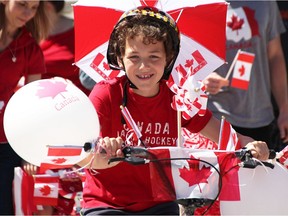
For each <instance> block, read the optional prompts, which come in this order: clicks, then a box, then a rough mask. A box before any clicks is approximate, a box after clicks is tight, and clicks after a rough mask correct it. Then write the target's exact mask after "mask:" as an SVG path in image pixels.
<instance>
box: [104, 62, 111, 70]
mask: <svg viewBox="0 0 288 216" xmlns="http://www.w3.org/2000/svg"><path fill="white" fill-rule="evenodd" d="M103 68H104V69H105V70H110V67H109V64H107V63H106V62H103Z"/></svg>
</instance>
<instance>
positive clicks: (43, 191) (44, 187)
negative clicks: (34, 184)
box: [39, 185, 52, 196]
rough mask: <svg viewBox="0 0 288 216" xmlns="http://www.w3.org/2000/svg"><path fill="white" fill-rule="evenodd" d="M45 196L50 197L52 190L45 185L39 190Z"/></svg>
mask: <svg viewBox="0 0 288 216" xmlns="http://www.w3.org/2000/svg"><path fill="white" fill-rule="evenodd" d="M39 191H40V192H41V193H42V195H43V196H48V195H49V194H50V193H51V191H52V189H51V187H50V186H49V185H44V186H43V187H42V188H40V189H39Z"/></svg>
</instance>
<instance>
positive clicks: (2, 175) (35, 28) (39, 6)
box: [0, 0, 49, 215]
mask: <svg viewBox="0 0 288 216" xmlns="http://www.w3.org/2000/svg"><path fill="white" fill-rule="evenodd" d="M43 4H44V2H42V1H38V0H33V1H26V0H23V1H16V0H10V1H0V68H1V69H0V170H1V172H0V179H1V180H0V214H1V215H2V214H4V215H13V214H14V209H13V197H12V182H13V178H14V167H17V166H21V162H22V160H21V158H20V157H19V156H18V155H17V154H16V153H15V152H14V150H13V149H12V148H11V146H10V145H9V143H8V141H7V138H6V136H5V133H4V128H3V117H4V112H5V108H6V105H7V103H8V101H9V99H10V98H11V96H12V95H13V94H14V92H15V89H16V87H17V84H18V82H19V80H20V78H21V77H24V78H25V84H27V83H29V82H32V81H34V80H37V79H40V78H41V74H42V73H44V72H45V65H44V58H43V54H42V51H41V49H40V47H39V45H38V42H39V41H40V40H42V39H43V38H45V37H46V36H47V34H48V29H49V22H48V18H47V15H46V13H45V11H44V8H43V6H44V5H43ZM19 109H21V107H19ZM15 124H17V122H15Z"/></svg>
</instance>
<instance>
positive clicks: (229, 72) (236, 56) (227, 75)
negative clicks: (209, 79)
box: [225, 49, 241, 79]
mask: <svg viewBox="0 0 288 216" xmlns="http://www.w3.org/2000/svg"><path fill="white" fill-rule="evenodd" d="M240 52H241V50H240V49H238V51H237V53H236V55H235V57H234V59H233V62H232V64H231V66H230V68H229V71H228V73H227V74H226V77H225V79H228V78H229V76H230V74H231V72H232V69H233V68H234V66H235V64H236V61H237V58H238V55H239V53H240Z"/></svg>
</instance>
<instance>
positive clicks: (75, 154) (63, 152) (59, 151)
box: [40, 145, 83, 173]
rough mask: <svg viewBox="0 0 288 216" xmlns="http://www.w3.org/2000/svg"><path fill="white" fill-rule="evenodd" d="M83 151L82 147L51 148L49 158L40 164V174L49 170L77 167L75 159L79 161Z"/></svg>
mask: <svg viewBox="0 0 288 216" xmlns="http://www.w3.org/2000/svg"><path fill="white" fill-rule="evenodd" d="M82 151H83V147H82V146H64V145H63V146H49V147H48V153H47V157H46V158H44V159H43V161H42V163H41V164H40V172H41V173H45V171H46V170H49V169H64V168H71V167H73V166H74V165H75V159H76V160H77V159H78V160H79V157H80V155H81V154H82Z"/></svg>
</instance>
